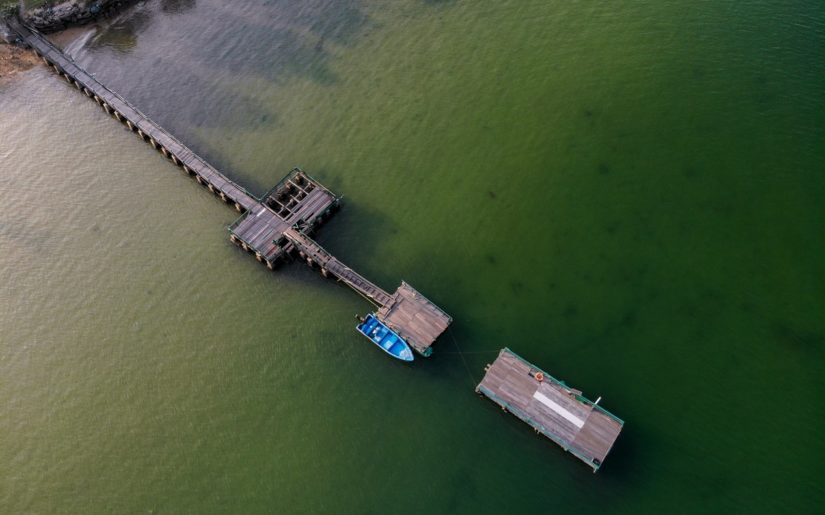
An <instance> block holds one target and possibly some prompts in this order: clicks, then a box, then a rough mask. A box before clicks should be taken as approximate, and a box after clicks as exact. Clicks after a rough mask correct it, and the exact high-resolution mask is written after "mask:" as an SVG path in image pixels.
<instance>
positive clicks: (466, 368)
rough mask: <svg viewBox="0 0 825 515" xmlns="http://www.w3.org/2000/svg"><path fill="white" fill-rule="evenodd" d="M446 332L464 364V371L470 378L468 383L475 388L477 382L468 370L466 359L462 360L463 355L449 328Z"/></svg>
mask: <svg viewBox="0 0 825 515" xmlns="http://www.w3.org/2000/svg"><path fill="white" fill-rule="evenodd" d="M447 331H448V332H449V333H450V338H452V339H453V344H454V345H455V348H456V350H457V351H458V355H459V356H461V362H462V363H464V369H465V370H467V375H468V376H470V381H471V382H472V383H473V388H475V386H476V385H477V384H478V381H477V380H476V378H475V376H473V372H472V371H471V370H470V365H469V364H468V363H467V359H466V358H464V353H463V352H461V347H459V346H458V340H456V338H455V335H454V334H453V330H452V328H451V327H447Z"/></svg>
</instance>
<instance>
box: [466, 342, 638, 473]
mask: <svg viewBox="0 0 825 515" xmlns="http://www.w3.org/2000/svg"><path fill="white" fill-rule="evenodd" d="M476 392H478V393H480V394H482V395H484V396H486V397H488V398H489V399H491V400H492V401H493V402H495V403H496V404H498V405H499V406H501V408H502V409H504V410H505V411H509V412H510V413H512V414H513V415H515V416H517V417H518V418H520V419H521V420H523V421H524V422H526V423H528V424H529V425H530V426H532V427H533V429H534V430H535V431H536V432H538V433H541V434H543V435H544V436H546V437H547V438H549V439H551V440H553V441H554V442H556V443H557V444H559V445H560V446H561V447H562V448H563V449H564V450H565V451H568V452H570V453H571V454H573V455H574V456H576V457H577V458H579V459H580V460H582V461H583V462H585V463H587V464H588V465H590V466H591V467H592V468H593V472H596V471H597V470H599V467H601V465H602V463H603V462H604V459H605V457H606V456H607V453H608V452H610V449H611V448H612V447H613V443H614V442H615V441H616V438H618V436H619V433H620V432H621V431H622V427H623V426H624V421H623V420H622V419H620V418H619V417H617V416H615V415H613V414H612V413H610V412H609V411H607V410H606V409H604V408H602V407H601V406H599V405H598V402H599V401H598V400H597V401H596V402H592V401H590V400H588V399H587V398H585V397H583V396H582V392H580V391H579V390H576V389H573V388H570V387H569V386H567V385H566V384H565V383H564V381H559V380H558V379H556V378H554V377H553V376H551V375H550V374H548V373H546V372H544V371H543V370H541V369H539V368H538V367H536V366H535V365H533V364H531V363H528V362H527V361H525V360H524V359H522V358H521V357H520V356H518V355H517V354H516V353H514V352H513V351H511V350H510V349H507V348H504V349H502V351H501V352H500V353H499V355H498V358H496V360H495V361H494V362H493V364H492V365H487V368H486V374H485V375H484V378H483V379H482V380H481V383H480V384H479V385H478V386H477V387H476ZM599 400H601V398H600V399H599Z"/></svg>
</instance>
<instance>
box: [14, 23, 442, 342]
mask: <svg viewBox="0 0 825 515" xmlns="http://www.w3.org/2000/svg"><path fill="white" fill-rule="evenodd" d="M9 27H10V28H11V29H12V30H14V31H15V32H17V34H18V35H19V36H20V38H21V39H22V40H23V41H24V42H25V43H26V44H28V45H29V46H30V47H31V48H32V49H33V50H34V51H35V53H36V54H37V55H38V56H39V57H40V58H41V59H43V62H45V63H46V65H47V66H49V67H51V68H52V69H54V71H55V72H57V73H58V74H59V75H60V76H61V77H63V78H64V79H65V80H66V81H67V82H68V83H69V84H71V85H73V86H74V87H76V88H77V89H78V90H80V91H82V92H83V93H84V94H85V95H86V96H87V97H89V98H91V99H94V101H95V102H97V103H98V105H100V107H102V108H103V109H104V110H105V111H106V113H107V114H109V115H111V116H112V117H113V118H115V119H117V120H118V121H119V122H121V123H122V124H124V125H125V126H126V127H128V128H129V130H131V131H132V132H134V133H135V134H137V135H138V136H139V137H140V138H141V139H143V140H144V141H146V142H148V143H149V144H151V145H152V147H154V148H155V149H156V150H157V151H158V152H160V153H162V154H163V155H164V156H165V157H166V158H168V159H169V160H170V161H172V162H173V163H174V164H176V165H177V166H179V167H180V168H182V169H183V170H184V171H185V172H186V173H188V174H189V175H190V176H192V177H193V178H194V179H196V180H197V181H198V183H199V184H201V185H202V186H204V187H206V188H208V189H209V191H211V192H212V193H214V194H215V195H217V196H219V197H220V198H221V199H222V200H223V201H224V202H226V203H228V204H234V206H235V209H237V210H238V211H239V212H241V213H243V215H242V216H241V218H239V219H238V220H237V221H236V222H235V223H233V224H232V225H231V226H230V227H229V234H230V240H231V241H232V242H233V243H235V244H236V245H238V246H240V247H242V248H243V249H244V250H245V251H247V252H250V253H252V254H253V255H255V257H256V259H257V260H258V261H260V262H261V263H264V264H265V265H266V266H267V267H269V268H270V269H274V268H275V264H276V263H277V262H278V261H279V260H281V259H282V258H283V257H284V256H286V255H288V254H289V253H290V252H293V251H297V253H298V254H299V255H300V256H301V258H302V259H304V260H305V261H306V262H307V264H308V265H310V266H314V265H317V266H319V267H320V270H321V273H322V274H323V275H324V276H329V275H332V276H333V277H335V278H336V279H338V280H339V281H340V282H342V283H344V284H346V285H347V286H349V287H350V288H352V289H353V290H355V291H356V292H358V293H359V294H361V295H362V296H363V297H365V298H367V299H368V300H370V301H371V302H372V303H373V304H375V305H376V307H377V308H379V310H378V312H377V313H376V316H377V317H378V318H379V319H380V320H381V321H382V322H384V323H385V324H387V325H388V326H389V327H391V328H392V329H393V330H394V331H395V332H396V333H398V334H399V335H401V336H402V337H403V338H405V339H406V340H407V341H408V343H409V344H410V345H411V346H412V348H413V349H415V350H416V351H418V352H419V353H420V354H422V355H424V356H429V355H430V353H431V352H432V348H431V345H432V344H433V343H434V342H435V340H436V339H437V338H438V336H439V335H441V334H442V333H443V332H444V331H445V330H446V329H447V326H448V325H449V324H450V323H451V322H452V318H450V316H449V315H447V314H446V313H445V312H444V311H442V310H441V309H440V308H438V307H437V306H436V305H435V304H433V303H432V302H430V301H429V300H427V299H426V298H425V297H424V296H423V295H421V294H420V293H418V292H417V291H415V290H414V289H413V288H412V287H411V286H409V285H408V284H406V283H402V285H401V286H400V287H399V288H398V289H397V290H396V291H395V293H393V294H392V295H390V294H389V293H387V292H386V291H385V290H383V289H381V288H380V287H379V286H377V285H375V284H373V283H372V282H370V281H369V280H367V279H366V278H365V277H363V276H362V275H360V274H359V273H357V272H356V271H354V270H353V269H351V268H350V267H348V266H346V265H345V264H344V263H342V262H341V261H339V260H338V259H337V258H336V257H335V256H333V255H332V254H330V253H329V252H327V251H326V250H325V249H324V248H323V247H321V246H320V245H319V244H318V243H316V242H315V241H314V240H313V239H312V238H310V237H309V235H308V234H309V233H311V232H312V231H313V230H315V229H316V228H317V227H318V226H320V225H321V224H322V223H323V222H324V220H325V219H326V218H327V217H329V216H330V215H331V214H332V212H333V211H334V209H335V208H336V207H337V206H338V204H339V200H340V199H339V198H338V197H336V196H335V195H334V194H333V193H332V192H330V191H329V190H328V189H327V188H325V187H324V186H323V185H321V184H320V183H319V182H318V181H316V180H314V179H312V178H311V177H309V176H308V175H307V174H306V173H304V172H303V170H300V169H298V168H296V169H294V170H292V171H291V172H290V173H289V174H287V176H286V177H284V179H283V180H282V181H281V182H279V183H278V184H277V185H276V186H275V187H274V188H273V189H272V190H270V191H269V192H267V193H266V194H265V195H264V196H263V197H261V198H256V197H255V196H253V195H252V194H250V193H249V192H248V191H246V189H244V188H243V187H241V186H240V185H238V184H236V183H235V182H233V181H232V180H230V179H229V178H228V177H226V176H225V175H223V174H222V173H221V172H219V171H218V170H217V169H216V168H215V167H213V166H212V165H210V164H209V163H207V162H206V161H205V160H204V159H203V158H201V157H200V156H198V155H197V154H195V152H193V151H192V150H191V149H189V148H188V147H187V146H186V145H184V144H183V143H181V142H180V141H178V140H177V138H175V137H174V136H172V135H171V134H170V133H168V132H167V131H166V130H165V129H164V128H163V127H161V126H160V125H158V124H157V123H155V122H154V121H152V120H151V119H150V118H149V117H148V116H146V115H145V114H143V113H141V112H140V110H138V109H137V108H136V107H134V106H133V105H131V104H130V103H129V102H127V101H126V100H125V99H123V98H122V97H121V96H120V95H118V94H117V93H115V92H113V91H111V90H110V89H109V88H107V87H106V86H104V85H103V84H101V83H100V82H98V80H97V79H95V78H94V77H92V76H91V75H90V74H89V73H87V72H86V71H85V70H83V69H82V68H80V67H79V66H78V65H77V64H76V63H75V62H74V61H73V60H72V59H71V58H70V57H69V56H67V55H66V54H64V53H63V52H62V51H61V50H60V49H59V48H57V47H55V46H54V45H52V43H51V42H49V40H48V39H46V38H45V37H44V36H43V35H41V34H40V33H39V32H37V31H36V30H33V29H31V28H29V27H27V26H25V25H23V24H22V23H20V22H19V21H18V20H16V19H12V20H9Z"/></svg>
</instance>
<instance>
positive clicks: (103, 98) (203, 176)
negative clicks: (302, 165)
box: [8, 19, 260, 211]
mask: <svg viewBox="0 0 825 515" xmlns="http://www.w3.org/2000/svg"><path fill="white" fill-rule="evenodd" d="M8 23H9V27H10V28H11V29H12V30H14V31H15V32H17V34H18V35H19V36H20V37H21V38H22V39H23V41H25V42H26V43H27V44H28V45H29V46H30V47H31V48H32V49H33V50H34V52H35V53H36V54H37V55H38V56H39V57H40V58H41V59H43V62H44V63H46V65H48V66H50V67H51V68H53V69H54V71H55V72H57V73H58V74H59V75H60V76H62V77H63V78H64V79H66V82H68V83H69V84H72V85H73V86H75V87H76V88H77V89H79V90H80V91H82V92H83V93H85V94H86V96H87V97H89V98H92V99H94V100H95V102H97V103H98V104H99V105H100V106H101V107H102V108H103V109H104V110H105V111H106V112H107V113H108V114H110V115H111V116H112V117H114V118H115V119H117V120H118V121H119V122H121V123H123V124H124V125H126V126H127V127H128V128H129V130H131V131H132V132H135V133H136V134H137V135H138V136H140V137H141V138H143V139H144V140H146V141H147V142H148V143H149V144H151V145H152V147H154V148H155V149H157V150H158V152H161V153H162V154H163V155H164V156H166V157H167V158H169V159H170V160H171V161H172V162H174V163H175V164H176V165H178V166H180V167H181V168H183V169H184V170H185V171H186V172H187V173H189V174H190V175H192V176H193V177H194V178H195V179H196V180H197V181H198V182H199V183H200V184H202V185H203V186H206V187H208V188H209V190H210V191H212V192H213V193H215V194H216V195H218V196H220V197H221V198H222V199H223V200H224V201H225V202H228V203H234V204H235V207H236V209H238V211H249V210H250V209H252V208H253V207H255V206H256V205H258V204H260V203H259V201H258V199H256V198H255V197H254V196H253V195H251V194H250V193H249V192H248V191H246V189H244V188H242V187H241V186H239V185H238V184H236V183H235V182H233V181H231V180H230V179H229V178H227V177H226V176H225V175H223V174H222V173H220V172H219V171H218V170H217V169H215V167H213V166H212V165H210V164H209V163H207V162H206V161H205V160H204V159H203V158H201V157H200V156H198V155H197V154H195V152H193V151H192V150H191V149H189V147H187V146H186V145H184V144H183V143H181V142H180V141H178V140H177V139H176V138H175V137H174V136H172V135H171V134H169V133H168V132H167V131H166V130H165V129H164V128H163V127H161V126H160V125H158V124H157V123H155V122H154V121H152V119H151V118H149V117H148V116H146V115H145V114H143V113H142V112H140V110H138V109H137V108H136V107H134V106H133V105H132V104H130V103H129V102H127V101H126V100H124V99H123V98H122V97H121V96H120V95H118V94H117V93H114V92H113V91H111V90H110V89H109V88H107V87H106V86H104V85H103V84H101V83H100V82H98V81H97V79H95V78H94V77H92V76H91V75H90V74H89V73H87V72H86V71H85V70H83V69H82V68H80V67H79V66H77V64H75V62H74V61H73V60H72V59H71V58H70V57H69V56H67V55H66V54H64V53H63V52H62V51H61V50H60V49H59V48H57V47H55V46H54V45H52V43H51V42H50V41H49V40H48V39H46V38H45V37H44V36H43V35H42V34H40V33H39V32H36V31H33V30H31V29H29V28H28V27H26V26H25V25H23V24H21V23H20V22H19V21H18V20H16V19H10V20H9V22H8Z"/></svg>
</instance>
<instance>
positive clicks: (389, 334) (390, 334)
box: [355, 314, 413, 361]
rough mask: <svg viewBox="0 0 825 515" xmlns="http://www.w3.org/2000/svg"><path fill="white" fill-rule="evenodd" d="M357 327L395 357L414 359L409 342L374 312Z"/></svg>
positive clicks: (380, 347)
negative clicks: (382, 321)
mask: <svg viewBox="0 0 825 515" xmlns="http://www.w3.org/2000/svg"><path fill="white" fill-rule="evenodd" d="M355 328H356V329H357V330H358V332H359V333H361V334H363V335H364V336H365V337H366V338H367V339H368V340H370V341H371V342H372V343H374V344H375V345H376V346H377V347H378V348H379V349H381V350H382V351H384V352H386V353H387V354H389V355H390V356H392V357H393V358H395V359H400V360H401V361H412V360H413V352H412V349H410V346H409V345H408V344H407V342H406V341H404V339H403V338H401V337H400V336H398V334H396V333H395V331H393V330H392V329H390V328H389V327H387V326H386V325H384V324H383V323H381V321H380V320H378V318H376V316H375V315H374V314H370V315H367V316H366V317H364V320H363V321H362V322H361V323H360V324H358V325H357V326H355Z"/></svg>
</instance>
